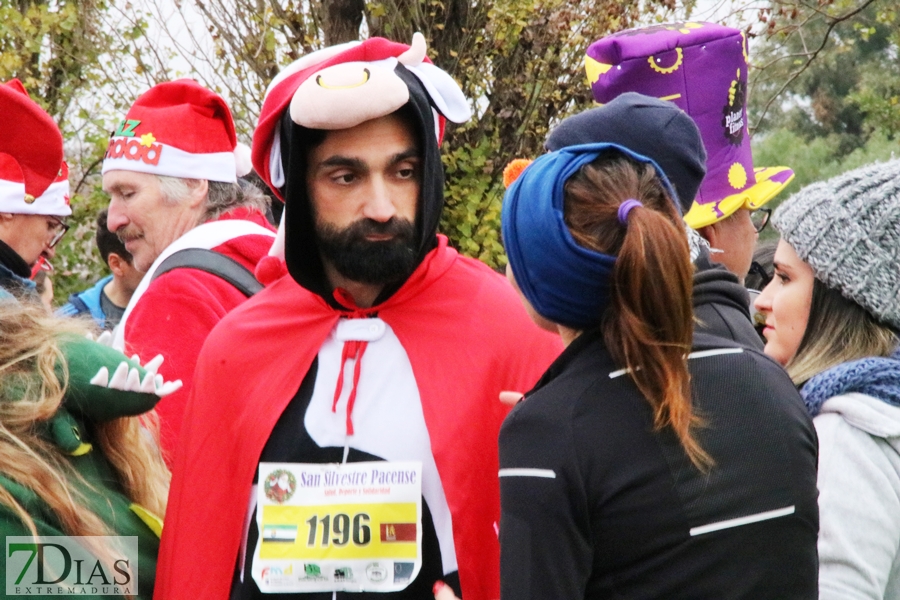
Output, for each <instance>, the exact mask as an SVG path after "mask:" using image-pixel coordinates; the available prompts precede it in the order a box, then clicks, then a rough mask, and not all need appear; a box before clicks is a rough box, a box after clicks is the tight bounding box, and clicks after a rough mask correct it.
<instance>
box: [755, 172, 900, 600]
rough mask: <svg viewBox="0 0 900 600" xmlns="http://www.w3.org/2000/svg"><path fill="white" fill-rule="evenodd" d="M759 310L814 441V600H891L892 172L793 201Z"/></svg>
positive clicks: (895, 256)
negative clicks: (816, 457) (815, 437)
mask: <svg viewBox="0 0 900 600" xmlns="http://www.w3.org/2000/svg"><path fill="white" fill-rule="evenodd" d="M774 222H775V226H776V227H777V228H778V229H779V231H780V232H781V236H782V237H781V241H780V242H779V245H778V248H777V250H776V252H775V277H774V279H773V280H772V282H771V283H770V284H769V285H768V286H767V287H766V288H765V289H764V290H763V292H762V294H761V295H760V297H759V298H758V299H757V301H756V308H757V310H759V311H760V312H762V313H764V314H765V315H766V327H765V329H764V331H763V335H764V336H765V337H766V342H767V343H766V348H765V352H766V354H768V355H769V356H770V357H772V358H774V359H775V360H777V361H778V362H780V363H781V364H782V365H784V366H785V367H786V369H787V371H788V374H789V375H790V376H791V379H793V381H794V383H795V384H796V385H798V386H801V394H802V395H803V397H804V400H805V402H806V406H807V410H808V411H809V414H810V415H811V416H812V417H814V421H813V422H814V424H815V426H816V430H817V433H818V435H819V475H818V487H819V510H820V530H819V563H820V567H819V593H820V598H822V599H823V600H828V599H831V598H842V599H843V598H850V597H853V598H888V599H897V598H900V350H898V343H900V338H898V331H900V160H894V161H891V162H887V163H882V164H875V165H869V166H866V167H863V168H860V169H856V170H854V171H851V172H849V173H846V174H844V175H841V176H839V177H835V178H833V179H831V180H829V181H826V182H823V183H817V184H814V185H810V186H808V187H806V188H804V189H803V190H801V191H800V192H798V193H797V194H795V195H794V196H792V197H790V198H789V199H788V200H787V201H785V203H784V204H783V205H782V206H781V207H780V208H779V209H778V210H777V211H776V212H775V215H774Z"/></svg>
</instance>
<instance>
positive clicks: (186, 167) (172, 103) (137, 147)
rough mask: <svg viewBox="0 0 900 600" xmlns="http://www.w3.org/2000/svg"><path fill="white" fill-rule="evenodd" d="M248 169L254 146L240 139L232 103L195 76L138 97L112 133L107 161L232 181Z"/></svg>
mask: <svg viewBox="0 0 900 600" xmlns="http://www.w3.org/2000/svg"><path fill="white" fill-rule="evenodd" d="M250 169H251V165H250V149H249V148H248V147H247V146H246V145H244V144H238V142H237V136H236V135H235V132H234V119H232V117H231V111H230V110H229V109H228V105H226V104H225V101H224V100H223V99H222V97H221V96H219V95H218V94H216V93H215V92H212V91H210V90H208V89H206V88H204V87H203V86H201V85H200V84H199V83H197V82H196V81H194V80H192V79H179V80H177V81H168V82H165V83H160V84H158V85H156V86H154V87H152V88H150V89H149V90H148V91H146V92H145V93H143V94H142V95H141V96H139V97H138V99H137V100H135V101H134V104H133V105H132V106H131V108H130V109H129V110H128V113H127V114H126V115H125V119H123V120H122V122H121V123H119V125H118V127H116V130H115V132H113V134H112V136H111V137H110V139H109V146H108V147H107V149H106V158H105V159H104V160H103V173H106V172H107V171H115V170H120V171H137V172H139V173H150V174H153V175H166V176H169V177H180V178H182V179H206V180H209V181H223V182H229V183H234V182H235V181H237V178H238V177H242V176H244V175H246V174H247V173H249V172H250Z"/></svg>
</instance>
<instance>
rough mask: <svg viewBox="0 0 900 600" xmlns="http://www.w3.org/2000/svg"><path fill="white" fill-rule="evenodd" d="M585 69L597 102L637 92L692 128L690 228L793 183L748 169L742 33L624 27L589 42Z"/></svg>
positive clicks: (781, 172) (772, 172)
mask: <svg viewBox="0 0 900 600" xmlns="http://www.w3.org/2000/svg"><path fill="white" fill-rule="evenodd" d="M585 69H586V70H587V74H588V81H589V82H590V84H591V90H592V91H593V94H594V99H595V100H596V101H597V102H599V103H601V104H605V103H607V102H610V101H611V100H613V99H614V98H615V97H617V96H618V95H620V94H623V93H625V92H638V93H641V94H645V95H647V96H653V97H656V98H660V99H661V100H669V101H671V102H673V103H675V104H676V105H677V106H678V107H679V108H681V109H682V110H684V111H685V112H686V113H687V114H688V115H690V116H691V118H692V119H694V122H695V123H697V127H698V128H699V129H700V134H701V136H702V137H703V145H704V146H705V147H706V153H707V160H706V169H707V171H706V178H705V179H704V180H703V183H702V184H701V185H700V190H699V191H698V193H697V197H696V198H694V203H693V205H692V206H691V209H690V210H689V211H688V212H687V213H686V214H685V216H684V220H685V221H686V222H687V224H688V225H690V226H691V227H693V228H695V229H698V228H700V227H705V226H707V225H711V224H712V223H715V222H716V221H721V220H722V219H724V218H725V217H727V216H729V215H730V214H732V213H734V212H735V211H736V210H738V209H739V208H747V209H750V210H756V209H757V208H759V207H760V206H762V205H763V204H765V203H766V202H768V201H769V200H771V199H772V198H773V197H774V196H775V195H776V194H778V192H780V191H781V190H782V189H783V188H784V187H785V186H786V185H787V184H788V183H790V181H791V179H793V178H794V172H793V171H791V170H790V169H788V168H787V167H769V168H754V167H753V155H752V154H751V152H750V134H749V130H748V129H747V41H746V39H745V38H744V34H743V32H742V31H740V30H738V29H732V28H730V27H724V26H722V25H716V24H713V23H671V24H665V25H656V26H653V27H646V28H643V29H630V30H627V31H622V32H619V33H616V34H613V35H610V36H608V37H605V38H603V39H601V40H599V41H597V42H594V43H593V44H591V46H590V47H589V48H588V50H587V56H586V57H585Z"/></svg>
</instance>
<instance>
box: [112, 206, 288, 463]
mask: <svg viewBox="0 0 900 600" xmlns="http://www.w3.org/2000/svg"><path fill="white" fill-rule="evenodd" d="M229 219H244V220H247V221H251V222H253V223H256V224H258V225H263V226H265V227H266V228H268V229H271V227H270V225H269V224H268V222H267V221H266V218H265V215H263V214H262V213H261V212H259V211H250V210H248V209H238V210H236V211H232V212H230V213H227V214H226V215H223V216H222V217H220V219H219V220H229ZM271 246H272V238H271V237H267V236H263V235H246V236H241V237H238V238H234V239H232V240H230V241H228V242H225V243H224V244H222V245H220V246H216V247H215V248H213V250H215V251H216V252H220V253H221V254H224V255H225V256H228V257H230V258H233V259H234V260H236V261H238V262H239V263H241V265H243V266H244V267H247V268H248V269H249V270H250V271H251V272H253V271H254V269H255V268H256V263H258V262H259V261H260V259H261V258H262V257H264V256H266V254H267V253H268V251H269V248H270V247H271ZM246 299H247V297H246V296H244V295H243V294H242V293H241V292H240V291H238V290H237V288H235V287H234V286H233V285H231V284H230V283H228V282H227V281H225V280H223V279H222V278H220V277H218V276H216V275H212V274H210V273H206V272H204V271H200V270H197V269H186V268H185V269H175V270H172V271H169V272H168V273H165V274H163V275H161V276H160V277H158V278H157V279H155V280H154V281H153V282H152V283H151V284H150V286H149V287H148V288H147V290H146V291H145V292H144V294H143V295H142V296H141V297H140V299H139V300H138V302H137V304H135V306H134V308H133V309H132V311H131V314H130V315H129V317H128V320H127V321H126V323H125V350H126V353H127V354H128V355H129V356H131V355H132V354H137V355H138V356H140V357H141V361H142V362H146V361H148V360H150V359H151V358H153V357H154V356H156V355H157V354H162V355H163V357H164V358H165V362H163V364H162V367H160V370H159V372H160V373H161V374H162V375H163V377H164V378H165V379H166V381H173V380H175V379H180V380H181V381H182V383H183V384H184V386H183V387H182V388H181V389H180V390H178V391H177V392H175V393H173V394H171V395H169V396H166V397H165V398H163V399H162V400H160V402H159V404H157V405H156V412H157V413H158V414H159V418H160V428H161V431H160V436H161V444H162V448H163V453H164V456H165V457H166V460H167V462H169V463H170V465H171V456H172V452H174V450H175V444H176V442H177V440H178V435H179V432H180V430H181V419H182V415H183V413H184V407H185V403H186V402H187V399H188V394H189V393H190V389H191V385H192V382H193V378H194V367H195V365H196V364H197V356H198V355H199V354H200V348H201V347H202V346H203V342H204V341H205V340H206V337H207V336H208V335H209V332H210V331H212V329H213V327H215V326H216V324H217V323H218V322H219V321H221V320H222V317H224V316H225V315H226V314H228V313H229V312H231V310H232V309H234V308H235V307H237V306H238V305H239V304H241V303H242V302H244V301H245V300H246Z"/></svg>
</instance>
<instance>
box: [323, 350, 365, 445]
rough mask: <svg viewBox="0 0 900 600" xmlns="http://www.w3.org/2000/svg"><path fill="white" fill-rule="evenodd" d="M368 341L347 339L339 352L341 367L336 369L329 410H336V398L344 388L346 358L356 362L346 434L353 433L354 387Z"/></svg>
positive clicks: (348, 403)
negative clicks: (335, 383) (336, 377)
mask: <svg viewBox="0 0 900 600" xmlns="http://www.w3.org/2000/svg"><path fill="white" fill-rule="evenodd" d="M368 346H369V342H360V341H356V340H348V341H346V342H344V349H343V351H342V352H341V368H340V370H339V371H338V380H337V386H336V387H335V390H334V402H332V404H331V412H333V413H336V412H337V403H338V399H339V398H340V397H341V391H342V390H343V388H344V365H345V364H347V359H349V358H353V359H355V360H356V364H355V365H353V387H352V388H350V397H349V398H348V399H347V435H353V419H352V418H351V416H350V415H351V414H352V413H353V404H354V403H355V402H356V387H357V385H358V384H359V370H360V368H361V367H362V357H363V354H365V352H366V348H367V347H368Z"/></svg>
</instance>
